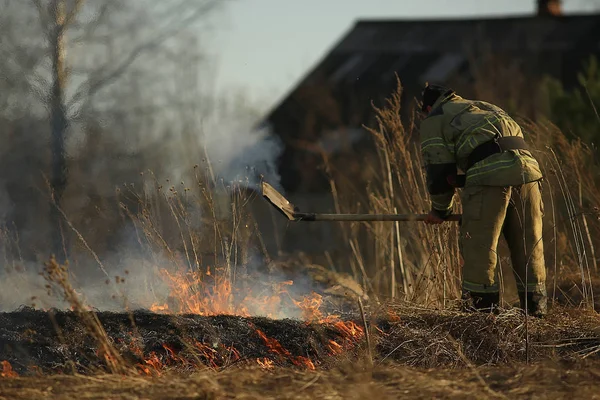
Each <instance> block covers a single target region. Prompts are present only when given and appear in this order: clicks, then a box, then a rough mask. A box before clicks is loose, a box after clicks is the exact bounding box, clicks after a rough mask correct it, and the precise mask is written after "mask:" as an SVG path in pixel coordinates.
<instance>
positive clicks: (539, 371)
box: [0, 362, 600, 400]
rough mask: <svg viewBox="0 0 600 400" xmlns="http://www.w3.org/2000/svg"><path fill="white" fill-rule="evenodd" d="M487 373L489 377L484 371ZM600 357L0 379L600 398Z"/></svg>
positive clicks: (21, 386) (178, 389) (57, 389)
mask: <svg viewBox="0 0 600 400" xmlns="http://www.w3.org/2000/svg"><path fill="white" fill-rule="evenodd" d="M478 375H479V376H480V377H481V378H482V380H483V382H482V381H481V380H479V379H478V377H477V376H478ZM599 378H600V364H598V363H597V362H596V363H580V364H566V365H565V364H555V363H542V364H535V365H529V366H525V365H514V366H506V367H500V368H489V367H484V368H480V369H478V370H477V371H473V370H469V369H463V370H447V369H437V370H423V369H415V368H410V367H406V366H402V365H398V364H390V363H388V364H386V365H382V366H379V367H376V368H375V369H373V370H372V371H364V370H362V369H361V368H360V367H357V366H356V365H351V364H347V365H344V366H340V368H338V369H335V370H331V371H317V372H303V371H298V370H291V369H277V370H275V371H272V372H265V371H264V370H261V369H259V368H256V367H253V368H251V367H245V368H231V369H229V370H227V371H224V372H220V373H215V372H212V371H199V372H196V373H193V374H184V375H183V374H176V373H173V374H168V375H165V376H162V377H159V378H135V377H128V378H126V379H124V378H123V377H121V376H118V375H99V376H93V377H90V376H67V375H59V376H47V377H37V378H14V379H2V380H0V398H2V399H15V400H17V399H72V398H85V399H90V400H91V399H107V398H108V399H114V400H117V399H123V400H125V399H127V400H134V399H135V400H141V399H147V400H155V399H156V400H158V399H165V398H169V399H178V400H187V399H189V400H191V399H364V398H372V397H376V398H378V399H382V400H383V399H398V398H406V399H430V398H438V399H481V398H510V399H525V398H527V399H530V398H543V399H562V398H565V397H567V396H568V397H571V398H589V399H594V398H598V390H599V389H600V383H599V382H600V379H599Z"/></svg>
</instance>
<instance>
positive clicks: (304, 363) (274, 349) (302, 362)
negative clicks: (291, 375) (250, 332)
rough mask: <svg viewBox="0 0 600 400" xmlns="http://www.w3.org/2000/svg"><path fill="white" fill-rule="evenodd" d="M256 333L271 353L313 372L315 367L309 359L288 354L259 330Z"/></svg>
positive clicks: (276, 342)
mask: <svg viewBox="0 0 600 400" xmlns="http://www.w3.org/2000/svg"><path fill="white" fill-rule="evenodd" d="M256 333H258V336H260V337H261V339H262V340H263V341H264V342H265V344H266V345H267V347H268V348H269V351H270V352H271V353H274V354H277V355H279V356H280V357H285V358H287V359H289V360H290V361H291V362H292V364H294V365H297V366H301V367H306V368H308V369H310V370H313V371H314V370H315V365H314V364H313V362H312V361H311V360H310V359H309V358H307V357H303V356H293V355H292V353H290V352H289V351H288V350H287V349H286V348H284V347H283V346H282V345H281V343H279V341H278V340H277V339H274V338H270V337H268V336H267V335H265V333H264V332H263V331H261V330H260V329H256Z"/></svg>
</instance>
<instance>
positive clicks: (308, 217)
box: [294, 213, 462, 222]
mask: <svg viewBox="0 0 600 400" xmlns="http://www.w3.org/2000/svg"><path fill="white" fill-rule="evenodd" d="M461 217H462V215H461V214H451V215H450V216H448V218H446V221H454V222H458V221H460V220H461ZM426 218H427V214H316V213H294V220H296V221H425V219H426Z"/></svg>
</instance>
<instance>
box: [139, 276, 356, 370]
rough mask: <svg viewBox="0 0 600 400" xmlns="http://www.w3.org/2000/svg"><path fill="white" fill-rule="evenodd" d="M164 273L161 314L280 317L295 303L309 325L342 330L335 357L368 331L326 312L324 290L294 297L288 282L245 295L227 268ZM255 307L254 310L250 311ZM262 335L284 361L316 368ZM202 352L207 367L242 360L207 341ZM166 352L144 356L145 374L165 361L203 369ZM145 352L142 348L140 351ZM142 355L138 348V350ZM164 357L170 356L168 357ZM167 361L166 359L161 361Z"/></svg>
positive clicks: (199, 346)
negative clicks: (284, 308) (165, 287)
mask: <svg viewBox="0 0 600 400" xmlns="http://www.w3.org/2000/svg"><path fill="white" fill-rule="evenodd" d="M160 273H161V276H162V278H163V279H164V280H165V282H166V283H167V285H168V287H169V292H170V296H169V297H170V299H171V301H168V302H166V303H164V304H161V303H156V304H154V305H153V306H152V307H151V310H152V311H154V312H159V313H179V314H185V313H190V314H197V315H204V316H213V315H237V316H243V317H249V316H251V315H256V314H260V315H264V316H267V317H271V318H274V317H277V316H278V315H279V312H280V310H281V309H282V306H284V305H289V306H291V307H294V306H295V307H297V310H298V313H299V315H301V318H302V319H303V320H304V321H306V323H307V324H311V323H318V324H329V325H332V326H333V327H334V328H336V330H337V331H338V332H340V333H341V338H339V339H337V340H336V341H333V340H331V341H330V342H329V343H328V344H327V348H328V350H329V353H330V354H331V355H338V354H341V353H343V351H344V350H347V349H350V348H352V347H353V346H355V345H356V343H357V342H358V341H359V340H361V339H362V338H363V337H364V331H363V329H362V328H361V327H360V326H358V325H357V324H356V323H354V322H352V321H344V320H342V319H341V318H340V316H339V315H333V314H326V313H324V312H323V297H322V296H321V295H319V294H318V293H314V292H313V293H311V294H310V295H306V296H303V297H301V298H299V299H294V298H293V296H292V295H291V294H290V292H289V288H290V286H292V285H293V281H289V280H288V281H283V282H279V283H277V284H271V285H270V286H268V284H265V288H266V290H264V291H260V290H259V291H258V292H259V293H252V292H251V291H249V290H248V289H245V292H243V293H242V291H241V289H240V290H237V289H236V288H234V287H233V285H232V284H231V279H230V277H229V275H228V273H227V271H226V270H224V269H218V268H217V269H212V270H211V269H207V270H206V271H204V272H203V271H200V270H196V271H189V272H185V271H179V272H170V271H168V270H166V269H163V270H161V272H160ZM250 310H252V312H250ZM254 329H255V331H256V332H257V334H258V335H259V337H260V338H261V339H262V340H263V341H264V343H265V344H266V345H267V347H268V349H269V351H270V352H271V353H272V354H274V355H276V356H277V357H278V358H280V359H282V360H289V361H291V362H292V364H294V365H297V366H302V367H305V368H308V369H310V370H314V369H315V365H314V363H313V362H312V361H311V360H310V359H309V358H307V357H303V356H294V355H292V353H291V352H290V351H289V350H288V349H286V348H284V347H283V346H282V345H281V343H280V342H279V341H277V340H276V339H274V338H270V337H268V336H267V335H266V334H265V333H264V332H263V331H261V330H260V329H257V328H256V327H254ZM193 346H194V347H195V350H196V351H197V352H198V354H197V357H196V359H197V360H198V359H199V360H202V364H203V365H208V366H210V367H211V368H214V369H218V368H220V367H222V366H223V365H224V364H227V363H230V362H232V361H236V360H239V359H240V358H241V357H240V354H239V352H238V351H237V350H236V349H235V348H233V347H230V348H226V349H227V351H228V354H229V356H228V359H227V360H225V359H224V356H223V349H219V350H217V349H215V348H213V347H210V346H207V345H205V344H203V343H198V342H196V343H194V345H193ZM164 348H165V351H166V356H164V357H159V356H157V355H156V354H151V355H150V356H149V357H148V358H145V359H144V364H143V365H141V366H140V368H141V371H142V373H145V374H157V373H160V371H161V370H162V369H163V368H164V366H165V365H172V364H176V365H182V364H184V365H186V366H187V367H189V366H191V367H199V366H198V365H190V364H191V363H190V362H187V363H186V362H185V357H182V356H180V355H178V354H177V353H176V352H175V351H174V350H173V349H171V348H169V347H167V346H164ZM140 351H141V350H140ZM135 353H136V354H137V351H135ZM163 359H164V360H163ZM161 360H162V361H161ZM256 362H257V363H258V365H260V366H261V367H262V368H265V369H271V368H273V367H274V365H275V361H274V360H272V359H269V358H258V359H256Z"/></svg>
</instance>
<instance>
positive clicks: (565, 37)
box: [261, 14, 600, 191]
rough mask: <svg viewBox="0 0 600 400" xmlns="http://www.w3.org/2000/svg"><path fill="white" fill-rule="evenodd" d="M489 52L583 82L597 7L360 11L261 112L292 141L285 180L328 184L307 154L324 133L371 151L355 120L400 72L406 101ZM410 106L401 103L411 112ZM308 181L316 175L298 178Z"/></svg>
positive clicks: (596, 32) (598, 30) (595, 46)
mask: <svg viewBox="0 0 600 400" xmlns="http://www.w3.org/2000/svg"><path fill="white" fill-rule="evenodd" d="M489 52H491V53H492V54H493V55H494V58H493V59H494V61H492V62H493V63H497V64H498V65H499V66H500V67H506V66H511V68H509V69H508V71H509V72H508V73H506V72H503V73H504V74H505V75H503V76H502V77H500V78H499V79H510V77H511V75H510V74H511V72H510V71H511V70H512V62H513V60H516V61H517V71H519V72H523V73H524V75H526V76H532V75H533V76H540V75H542V74H549V75H551V76H554V77H556V78H558V79H560V80H561V81H562V82H563V83H565V85H566V86H567V87H568V86H570V83H569V82H568V81H569V80H571V81H572V82H571V83H572V84H575V83H576V73H577V72H578V71H579V70H580V68H581V67H582V62H583V60H584V59H586V58H587V57H588V56H589V54H590V53H595V54H600V14H592V15H568V16H558V17H555V16H524V17H503V18H484V19H466V20H465V19H449V20H435V19H429V20H363V21H358V22H357V23H356V24H355V25H354V26H353V27H352V29H350V30H349V32H347V34H345V35H344V36H343V37H342V38H341V40H340V41H339V42H338V43H336V44H335V45H334V46H333V48H332V49H331V50H330V51H329V52H328V53H327V54H326V55H325V56H324V57H323V59H322V60H321V61H320V62H318V63H317V64H316V65H315V67H314V68H313V69H312V70H311V71H309V72H308V73H307V74H306V76H305V77H304V78H302V79H301V80H300V82H298V83H297V84H296V85H295V87H294V88H293V89H292V90H291V91H290V92H289V93H288V94H287V95H286V96H285V97H284V98H283V100H282V101H280V102H279V103H278V104H277V105H276V106H275V107H274V108H273V109H272V110H271V111H270V112H269V113H268V114H267V115H266V117H265V118H264V119H263V121H262V122H261V124H264V125H268V126H270V127H271V128H272V129H273V131H274V133H275V134H276V135H277V136H279V137H280V138H281V139H282V141H283V143H284V145H285V149H284V152H283V154H282V155H281V157H280V159H279V161H278V168H279V171H280V174H281V178H282V185H283V186H284V187H285V188H286V190H288V191H293V190H296V188H299V187H302V188H303V189H302V190H308V189H306V188H309V187H310V188H311V189H310V190H313V189H314V188H316V187H321V186H322V187H327V185H328V181H327V180H326V179H321V180H320V181H319V180H317V179H316V178H315V176H314V175H316V174H317V172H314V171H316V170H317V168H318V166H319V165H320V163H322V160H321V158H320V157H321V156H320V154H316V153H315V154H314V155H310V153H311V152H314V148H315V147H314V146H316V147H319V144H320V143H321V142H323V140H325V139H327V140H330V141H331V140H336V141H338V142H339V143H340V145H339V146H333V147H332V146H323V145H321V146H320V148H322V150H327V149H331V151H332V152H333V153H336V154H337V153H338V149H340V148H342V149H347V148H354V147H356V148H359V149H360V151H361V152H363V153H364V152H365V147H364V146H363V145H362V144H361V143H362V142H361V141H360V138H361V137H360V135H357V134H356V131H355V130H353V128H358V129H360V128H361V127H362V126H363V124H369V123H370V122H369V121H370V120H371V119H372V118H373V109H372V107H371V102H374V103H375V104H376V105H381V102H382V101H384V100H385V98H388V97H389V94H390V93H391V92H392V91H393V90H394V89H395V87H396V74H397V75H398V77H399V78H400V80H401V82H402V86H403V104H404V101H405V100H409V101H410V99H411V98H412V97H413V96H415V95H416V94H417V93H418V92H419V91H420V89H421V88H422V85H423V84H424V83H425V82H426V81H429V82H436V83H441V84H444V83H446V84H448V83H451V84H454V83H452V80H453V79H455V78H459V80H465V78H466V82H468V81H469V80H470V79H471V78H470V76H471V75H472V74H473V70H471V69H470V66H471V65H472V64H471V60H478V59H480V58H481V56H482V55H483V56H486V55H487V54H490V53H489ZM504 55H507V56H508V57H507V58H505V57H504ZM515 56H516V57H515ZM505 63H506V65H504V64H505ZM525 82H526V81H525ZM517 84H522V83H517ZM500 85H502V84H500ZM524 94H525V95H527V91H526V90H525V91H524ZM410 110H411V108H410V107H403V108H402V112H403V113H407V116H409V115H410ZM371 122H373V121H371ZM332 132H334V133H335V135H331V133H332ZM363 136H366V135H364V130H363ZM328 138H329V139H328ZM331 138H335V139H331ZM349 146H350V147H349ZM311 181H314V182H319V183H314V184H313V183H307V184H304V183H301V182H311ZM303 185H304V186H303ZM319 185H320V186H319ZM298 190H300V189H298ZM314 190H316V189H314Z"/></svg>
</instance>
